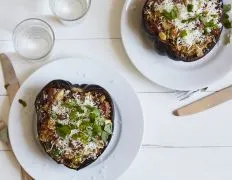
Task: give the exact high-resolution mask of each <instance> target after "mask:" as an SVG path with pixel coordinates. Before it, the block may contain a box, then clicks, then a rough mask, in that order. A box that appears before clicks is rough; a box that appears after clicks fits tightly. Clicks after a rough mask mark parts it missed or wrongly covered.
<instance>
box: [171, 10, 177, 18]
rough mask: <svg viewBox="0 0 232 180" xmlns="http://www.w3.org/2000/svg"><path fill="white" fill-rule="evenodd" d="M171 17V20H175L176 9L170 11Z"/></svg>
mask: <svg viewBox="0 0 232 180" xmlns="http://www.w3.org/2000/svg"><path fill="white" fill-rule="evenodd" d="M171 17H172V19H176V18H177V10H176V9H172V10H171Z"/></svg>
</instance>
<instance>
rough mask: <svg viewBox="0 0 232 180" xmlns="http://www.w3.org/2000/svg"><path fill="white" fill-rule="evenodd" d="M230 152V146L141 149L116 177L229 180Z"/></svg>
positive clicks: (135, 179) (154, 179) (122, 179)
mask: <svg viewBox="0 0 232 180" xmlns="http://www.w3.org/2000/svg"><path fill="white" fill-rule="evenodd" d="M231 151H232V148H203V149H202V148H201V149H173V148H171V149H163V148H160V149H154V148H142V149H141V152H140V154H139V155H138V157H137V158H136V160H135V161H134V163H133V164H132V166H131V167H130V168H129V170H128V171H127V172H126V173H125V174H123V175H122V176H121V177H120V178H119V180H130V179H133V180H143V179H144V180H145V179H146V180H231V179H232V171H231V167H232V156H231Z"/></svg>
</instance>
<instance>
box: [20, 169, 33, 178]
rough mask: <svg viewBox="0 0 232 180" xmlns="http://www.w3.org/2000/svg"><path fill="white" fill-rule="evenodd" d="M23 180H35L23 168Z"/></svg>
mask: <svg viewBox="0 0 232 180" xmlns="http://www.w3.org/2000/svg"><path fill="white" fill-rule="evenodd" d="M21 174H22V180H33V178H32V177H31V176H29V175H28V174H27V173H26V171H24V169H23V168H21Z"/></svg>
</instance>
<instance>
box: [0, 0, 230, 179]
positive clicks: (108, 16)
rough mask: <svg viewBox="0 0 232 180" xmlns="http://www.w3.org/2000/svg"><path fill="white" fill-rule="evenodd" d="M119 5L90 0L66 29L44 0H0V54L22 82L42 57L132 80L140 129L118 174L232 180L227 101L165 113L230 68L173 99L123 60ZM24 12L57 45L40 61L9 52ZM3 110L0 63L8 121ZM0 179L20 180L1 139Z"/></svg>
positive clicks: (216, 86) (0, 112)
mask: <svg viewBox="0 0 232 180" xmlns="http://www.w3.org/2000/svg"><path fill="white" fill-rule="evenodd" d="M123 3H124V0H93V1H92V7H91V9H90V12H89V13H88V16H87V17H86V19H85V21H84V22H83V23H81V24H79V25H76V26H71V27H69V26H63V25H61V24H60V23H59V22H57V21H56V19H54V17H53V15H52V14H51V12H50V11H49V7H48V0H1V4H0V15H1V16H0V52H6V53H7V54H8V55H9V57H10V58H11V59H12V61H13V65H14V68H15V70H16V73H17V76H18V79H19V81H20V83H22V82H23V81H24V80H25V79H26V78H27V77H28V76H29V75H30V74H31V73H33V71H35V70H36V69H38V68H39V67H40V66H42V65H43V64H45V63H47V62H48V61H51V60H54V59H57V58H62V57H75V56H87V57H90V58H93V59H95V60H96V61H97V60H100V59H104V60H105V62H106V63H109V64H111V65H112V66H114V67H115V69H117V70H118V71H119V72H120V73H121V74H122V75H123V76H124V77H125V78H126V79H127V80H128V81H129V82H130V84H131V85H132V86H133V88H134V90H135V91H136V92H137V95H138V97H139V99H140V101H141V104H142V108H143V111H144V121H145V134H144V139H143V145H142V147H141V151H140V153H139V155H138V157H137V158H136V159H135V161H134V163H133V164H132V166H131V167H130V168H129V169H128V171H126V172H125V173H124V174H123V175H122V176H121V177H120V178H119V179H120V180H130V179H133V180H143V179H146V180H153V179H154V180H185V179H188V180H206V179H209V180H231V179H232V111H231V109H232V102H227V103H225V104H223V105H221V106H218V107H215V108H213V109H210V110H208V111H205V112H202V113H199V114H196V115H192V116H189V117H181V118H178V117H174V116H172V114H171V112H172V110H173V109H175V108H177V107H179V106H181V105H182V104H185V103H188V102H190V101H192V100H194V99H197V98H199V97H201V96H204V95H206V94H209V93H210V92H212V91H216V90H217V89H220V88H222V87H225V86H227V85H229V84H232V74H229V75H228V76H227V77H225V78H224V79H222V80H221V81H220V82H217V83H215V84H213V85H212V86H211V87H209V92H205V93H198V94H195V95H194V96H193V97H191V98H190V99H188V100H186V101H184V102H180V101H178V99H177V98H176V96H175V93H174V91H172V90H168V89H165V88H162V87H160V86H158V85H155V84H154V83H152V82H150V81H148V80H147V79H145V78H144V77H143V76H142V75H141V74H140V73H139V72H138V71H137V70H136V69H135V67H134V66H133V65H132V64H131V62H130V60H129V59H128V57H127V55H126V53H125V51H124V49H123V45H122V41H121V35H120V15H121V9H122V6H123ZM29 17H39V18H42V19H44V20H46V21H48V22H49V23H50V24H51V25H52V27H53V29H54V31H55V34H56V42H55V47H54V50H53V53H52V57H50V59H49V60H48V61H46V62H40V63H29V62H27V61H24V60H23V59H21V58H20V57H19V56H18V55H17V54H16V53H15V51H14V48H13V45H12V41H11V34H12V30H13V28H14V27H15V25H16V24H17V23H18V22H19V21H21V20H23V19H25V18H29ZM228 60H231V59H228ZM8 112H9V102H8V97H7V93H6V91H5V89H4V80H3V77H2V70H1V69H0V119H3V120H5V121H7V119H8ZM132 128H133V124H132ZM122 163H123V162H122ZM0 179H1V180H20V179H21V177H20V166H19V164H18V163H17V161H16V159H15V158H14V156H13V153H12V151H11V149H10V147H7V146H5V145H4V144H1V143H0Z"/></svg>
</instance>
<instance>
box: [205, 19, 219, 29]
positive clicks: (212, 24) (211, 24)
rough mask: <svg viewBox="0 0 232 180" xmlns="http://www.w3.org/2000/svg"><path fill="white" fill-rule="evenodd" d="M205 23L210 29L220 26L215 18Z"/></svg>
mask: <svg viewBox="0 0 232 180" xmlns="http://www.w3.org/2000/svg"><path fill="white" fill-rule="evenodd" d="M204 25H205V27H208V28H210V29H216V28H218V25H217V24H215V23H214V21H213V19H212V20H211V21H209V22H205V23H204Z"/></svg>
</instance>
